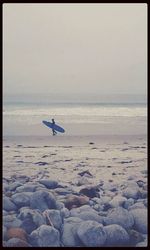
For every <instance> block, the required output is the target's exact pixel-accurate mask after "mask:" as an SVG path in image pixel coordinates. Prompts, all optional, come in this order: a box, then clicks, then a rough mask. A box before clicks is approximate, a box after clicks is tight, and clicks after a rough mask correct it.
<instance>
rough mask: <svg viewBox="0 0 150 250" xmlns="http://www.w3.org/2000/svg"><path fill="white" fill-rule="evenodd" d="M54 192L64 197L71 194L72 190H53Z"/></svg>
mask: <svg viewBox="0 0 150 250" xmlns="http://www.w3.org/2000/svg"><path fill="white" fill-rule="evenodd" d="M55 192H56V193H57V194H59V195H66V194H71V193H72V190H69V189H66V188H55Z"/></svg>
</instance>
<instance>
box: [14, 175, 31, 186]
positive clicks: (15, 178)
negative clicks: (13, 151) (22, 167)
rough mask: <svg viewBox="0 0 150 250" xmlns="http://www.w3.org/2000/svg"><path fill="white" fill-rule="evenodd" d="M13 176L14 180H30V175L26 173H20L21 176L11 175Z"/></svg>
mask: <svg viewBox="0 0 150 250" xmlns="http://www.w3.org/2000/svg"><path fill="white" fill-rule="evenodd" d="M11 178H12V180H14V181H17V182H20V183H22V184H24V183H26V182H28V181H29V180H30V177H28V176H26V175H20V176H16V175H13V176H11Z"/></svg>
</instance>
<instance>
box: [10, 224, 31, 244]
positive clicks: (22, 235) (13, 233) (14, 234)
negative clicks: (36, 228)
mask: <svg viewBox="0 0 150 250" xmlns="http://www.w3.org/2000/svg"><path fill="white" fill-rule="evenodd" d="M11 238H18V239H20V240H24V241H26V240H27V233H26V232H25V231H24V230H23V229H22V228H13V227H12V228H10V229H8V231H7V239H8V240H9V239H11Z"/></svg>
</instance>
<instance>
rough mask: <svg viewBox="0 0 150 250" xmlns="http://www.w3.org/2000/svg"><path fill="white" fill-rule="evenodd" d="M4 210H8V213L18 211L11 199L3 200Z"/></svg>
mask: <svg viewBox="0 0 150 250" xmlns="http://www.w3.org/2000/svg"><path fill="white" fill-rule="evenodd" d="M3 209H4V210H6V211H7V212H9V211H15V210H17V207H16V205H15V204H14V203H13V202H12V201H11V199H10V198H9V197H6V196H5V197H4V198H3Z"/></svg>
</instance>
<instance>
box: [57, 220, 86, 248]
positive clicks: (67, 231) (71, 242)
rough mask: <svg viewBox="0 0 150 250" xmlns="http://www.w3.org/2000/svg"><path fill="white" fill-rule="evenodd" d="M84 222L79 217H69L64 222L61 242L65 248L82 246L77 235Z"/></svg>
mask: <svg viewBox="0 0 150 250" xmlns="http://www.w3.org/2000/svg"><path fill="white" fill-rule="evenodd" d="M81 222H82V220H81V219H79V218H77V217H69V218H67V219H65V220H64V224H63V229H62V237H61V241H62V243H63V245H64V246H65V247H77V246H82V243H81V240H80V239H79V237H78V235H77V229H78V227H79V225H80V224H81Z"/></svg>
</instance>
